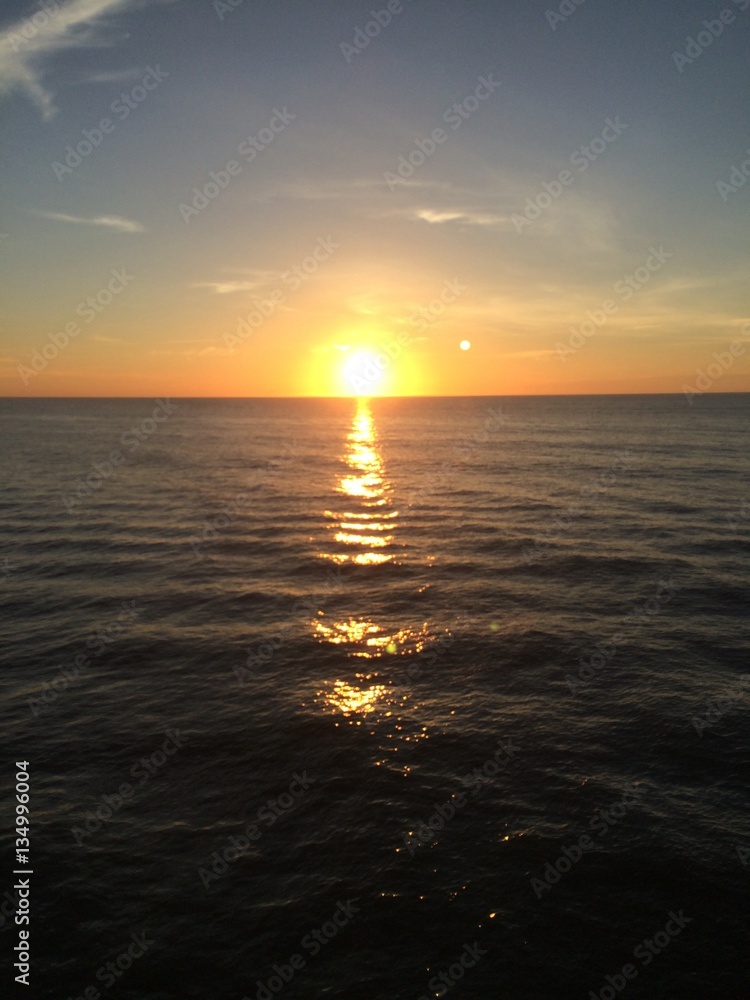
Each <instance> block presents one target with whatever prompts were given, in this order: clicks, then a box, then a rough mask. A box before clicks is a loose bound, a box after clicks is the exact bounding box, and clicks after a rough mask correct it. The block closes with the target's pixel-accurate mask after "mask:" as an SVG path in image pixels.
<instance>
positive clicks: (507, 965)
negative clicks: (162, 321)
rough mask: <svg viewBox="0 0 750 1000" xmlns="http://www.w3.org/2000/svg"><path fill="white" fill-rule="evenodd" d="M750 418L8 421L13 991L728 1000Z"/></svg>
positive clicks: (572, 411)
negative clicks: (26, 936)
mask: <svg viewBox="0 0 750 1000" xmlns="http://www.w3.org/2000/svg"><path fill="white" fill-rule="evenodd" d="M749 420H750V396H748V395H734V394H706V395H703V396H699V397H696V398H695V399H693V401H692V404H690V403H689V402H688V400H687V399H686V398H685V397H684V396H682V395H674V396H629V397H628V396H609V397H606V396H596V397H526V398H519V397H505V398H446V399H372V400H369V401H368V400H356V399H339V400H303V399H299V400H275V399H271V400H262V399H256V400H190V399H177V400H158V399H128V400H98V399H95V400H16V399H11V400H4V401H0V450H1V451H2V454H3V456H4V471H5V475H6V480H7V485H6V487H5V489H4V491H3V494H2V499H1V500H0V504H1V506H2V538H1V539H0V597H1V599H2V607H1V610H0V635H1V639H2V656H3V661H2V671H1V672H0V742H1V743H2V755H1V757H0V760H1V761H2V765H1V768H0V788H1V789H2V793H3V803H4V806H3V814H2V830H1V831H0V832H1V834H2V845H3V850H2V858H3V865H4V868H3V872H2V876H3V886H2V892H4V893H5V892H7V893H8V895H7V896H6V895H3V896H2V900H3V905H2V907H0V909H1V910H2V924H0V947H1V948H2V951H3V957H4V959H5V958H6V957H7V956H9V955H10V954H11V953H12V947H13V945H14V944H16V941H17V931H18V928H17V927H16V926H14V924H13V911H14V905H12V901H13V892H12V888H11V887H12V885H13V880H14V878H16V876H14V875H13V874H12V872H13V871H14V870H15V868H14V866H15V867H23V866H22V864H21V863H20V862H16V861H14V855H15V847H14V833H13V823H12V818H13V805H14V797H13V795H14V791H13V786H14V784H15V780H16V778H15V774H16V768H15V761H17V760H18V761H23V760H26V761H28V762H29V773H30V786H31V793H30V795H31V802H30V831H31V833H30V855H29V856H30V859H31V864H30V865H27V866H26V867H27V868H28V867H30V868H31V870H32V872H33V874H31V875H29V876H28V878H29V879H30V880H31V896H30V914H31V925H30V927H31V937H30V943H31V967H32V973H31V984H32V985H31V987H30V988H29V989H26V988H25V987H23V986H21V985H19V984H16V983H13V982H12V979H11V978H10V977H8V979H9V984H10V985H9V990H8V992H6V993H5V995H9V996H24V995H25V996H29V997H34V998H40V1000H42V998H60V1000H66V998H68V997H73V998H75V997H84V996H85V997H86V998H88V1000H96V995H97V994H98V996H100V997H106V998H107V1000H109V998H118V1000H119V998H122V1000H174V998H192V997H195V998H200V1000H242V998H243V997H247V998H251V1000H256V998H257V1000H269V997H282V998H283V1000H294V998H326V1000H419V998H422V997H428V996H429V997H439V996H449V997H451V998H452V1000H494V998H497V1000H568V998H570V1000H573V998H581V1000H589V998H590V997H591V996H593V997H602V998H603V1000H613V997H614V996H622V997H624V998H625V1000H637V998H644V1000H646V998H647V1000H668V998H669V1000H688V998H690V1000H693V998H695V1000H709V998H711V1000H713V998H720V1000H740V998H745V997H746V996H747V995H748V994H747V983H748V968H747V956H748V932H747V929H746V926H747V925H746V917H747V909H748V897H749V894H748V885H749V880H750V827H749V825H748V820H749V819H750V810H749V809H748V800H747V780H748V774H749V773H750V770H749V767H748V765H750V715H749V713H748V693H750V664H749V662H748V649H749V648H750V644H749V643H748V597H749V596H750V586H749V584H750V492H749V490H748V453H749V450H748V443H749V442H748V427H749ZM9 900H10V902H9ZM645 942H651V943H650V944H648V943H645ZM128 949H130V951H128ZM107 963H109V966H108V964H107ZM8 964H10V963H8ZM624 968H625V971H623V970H624ZM441 976H442V977H443V978H442V979H441V978H440V977H441ZM607 977H609V979H608V978H607ZM25 989H26V992H24V990H25ZM87 990H88V992H86V991H87Z"/></svg>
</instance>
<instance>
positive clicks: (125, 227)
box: [35, 211, 145, 233]
mask: <svg viewBox="0 0 750 1000" xmlns="http://www.w3.org/2000/svg"><path fill="white" fill-rule="evenodd" d="M35 214H36V215H41V216H42V218H44V219H52V220H53V221H54V222H73V223H75V224H76V225H81V226H105V227H106V228H108V229H115V230H117V232H118V233H143V232H145V227H144V226H142V225H141V224H140V222H133V221H132V220H131V219H123V218H122V217H121V216H119V215H95V216H93V217H92V218H90V219H84V218H81V217H80V216H78V215H65V214H64V213H63V212H41V211H38V212H36V213H35Z"/></svg>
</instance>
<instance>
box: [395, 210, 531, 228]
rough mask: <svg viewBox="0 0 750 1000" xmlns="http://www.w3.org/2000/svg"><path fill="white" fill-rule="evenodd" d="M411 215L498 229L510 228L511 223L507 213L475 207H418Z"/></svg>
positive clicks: (431, 221)
mask: <svg viewBox="0 0 750 1000" xmlns="http://www.w3.org/2000/svg"><path fill="white" fill-rule="evenodd" d="M413 215H414V217H415V218H417V219H421V220H422V221H423V222H429V223H432V224H435V223H444V222H458V223H460V224H461V225H464V226H493V227H495V228H500V229H512V228H513V223H512V221H511V219H510V218H509V217H508V216H507V215H496V214H494V213H493V212H483V211H477V210H475V209H470V208H469V209H461V208H458V209H433V208H419V209H415V210H414V211H413Z"/></svg>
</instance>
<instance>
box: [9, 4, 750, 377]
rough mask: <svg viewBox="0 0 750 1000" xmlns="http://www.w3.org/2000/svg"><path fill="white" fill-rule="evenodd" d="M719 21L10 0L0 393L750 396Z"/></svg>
mask: <svg viewBox="0 0 750 1000" xmlns="http://www.w3.org/2000/svg"><path fill="white" fill-rule="evenodd" d="M743 7H745V8H746V9H744V10H743ZM45 9H46V12H45ZM560 9H562V10H563V11H567V10H569V9H572V10H573V13H571V14H570V15H569V16H567V17H562V16H557V17H554V16H552V15H550V14H548V13H547V12H548V11H559V10H560ZM721 9H722V8H721V5H720V4H716V5H706V4H704V3H700V2H698V0H685V2H682V3H680V4H664V3H656V2H642V0H638V2H633V3H628V4H623V3H622V2H615V0H587V2H583V3H582V4H581V5H580V6H577V7H576V6H575V5H574V4H573V3H572V2H571V3H569V4H565V3H563V4H562V8H560V6H559V5H557V4H552V3H547V2H546V0H543V2H540V0H523V2H515V3H504V4H501V3H498V2H497V0H464V2H461V3H458V2H452V3H451V2H447V0H403V3H398V2H397V0H392V2H391V4H390V11H389V10H388V3H387V0H376V2H375V3H373V2H372V0H369V2H359V0H353V2H343V0H339V2H336V0H314V2H313V0H308V2H304V0H240V2H238V0H233V2H232V3H229V2H224V0H218V2H216V3H213V2H211V0H184V2H180V0H176V2H168V0H167V2H159V0H153V2H148V0H68V2H66V3H62V2H60V3H55V2H54V0H45V3H44V4H40V3H39V2H34V3H27V2H20V0H6V2H5V3H4V4H3V8H2V14H1V15H0V16H1V17H2V21H1V22H0V103H1V106H2V114H3V122H4V125H3V131H4V163H5V169H4V170H3V173H2V201H3V216H2V221H1V222H0V232H2V238H1V239H0V255H1V256H2V263H3V270H4V274H5V282H4V285H5V291H4V295H3V309H2V315H1V316H0V336H1V337H2V345H1V346H0V393H2V394H3V395H8V396H28V395H33V396H57V395H59V396H66V395H70V396H109V395H113V396H149V395H155V394H165V395H171V396H285V395H336V394H341V393H351V392H356V391H359V392H365V394H378V393H385V394H394V395H399V394H430V395H433V394H434V395H441V394H446V395H464V394H466V395H470V394H482V395H495V394H497V395H500V394H516V393H518V394H524V393H579V392H582V393H588V392H594V393H597V392H602V393H606V392H681V391H682V387H683V385H684V384H685V383H687V384H695V378H696V371H697V370H698V369H703V370H705V369H706V368H707V366H712V365H713V371H714V372H715V373H716V372H717V368H716V364H717V362H716V361H715V359H714V357H713V355H714V353H715V352H717V353H719V354H720V355H721V356H722V357H724V360H725V367H726V368H727V370H726V372H724V369H723V368H722V369H721V374H720V376H719V377H717V378H714V379H713V380H712V385H711V388H712V389H714V390H716V391H728V390H747V389H750V300H749V297H748V267H749V265H750V246H749V245H748V232H749V231H750V182H748V181H747V175H746V174H743V172H742V169H741V168H742V164H743V163H745V166H746V170H747V174H750V114H748V104H747V94H748V92H749V91H750V60H749V59H748V55H749V54H750V45H749V44H748V40H749V38H750V0H737V2H735V0H725V8H724V9H725V10H727V11H728V12H729V13H728V14H727V15H725V21H724V22H721V21H719V20H717V19H718V17H719V15H720V13H721ZM372 11H375V12H376V14H378V18H379V19H380V21H381V22H386V21H387V20H388V18H390V23H387V24H386V23H384V24H383V25H382V26H381V25H379V24H377V21H374V20H373V15H372V13H371V12H372ZM378 12H382V13H378ZM704 20H708V21H709V22H712V26H713V29H714V34H717V35H718V37H715V38H714V35H712V34H710V28H706V27H705V26H704V24H703V22H704ZM358 29H361V30H360V31H359V32H358ZM689 36H692V38H693V39H694V41H693V42H692V43H690V44H689V42H688V38H689ZM700 38H702V40H703V43H707V41H708V40H709V39H711V44H710V45H708V44H705V49H704V45H703V44H701V42H700ZM365 41H366V42H367V44H366V45H365V44H364V42H365ZM355 42H356V43H357V44H358V45H359V46H360V48H359V49H358V48H357V47H356V46H355ZM675 53H677V54H678V56H677V58H676V57H675ZM685 53H688V54H690V53H692V56H691V58H692V61H688V59H687V58H685V59H683V58H681V57H680V56H679V54H685ZM592 143H593V146H592ZM582 148H583V149H584V150H585V149H588V151H589V152H588V153H586V152H584V151H582ZM410 157H411V163H410V162H409V158H410ZM228 164H229V166H228ZM733 168H736V169H735V170H734V173H733ZM399 170H400V173H399ZM212 172H213V174H214V178H213V179H212V177H211V173H212ZM566 172H567V173H566ZM561 175H562V176H561ZM732 178H734V180H732ZM719 182H723V186H722V188H721V189H719V187H718V186H717V185H718V184H719ZM545 184H546V185H547V188H546V190H545V187H544V185H545ZM206 185H208V189H207V190H206V191H205V193H202V192H204V189H206ZM196 189H197V190H196ZM208 195H210V197H209V196H208ZM540 196H541V197H540ZM534 201H537V202H538V204H537V205H534V204H533V202H534ZM524 213H527V214H526V216H524ZM638 274H640V278H638V277H637V275H638ZM628 275H636V277H634V278H633V279H632V280H631V281H630V282H628V278H627V276H628ZM87 300H89V301H88V303H87ZM259 308H260V311H259ZM420 310H423V312H421V313H420ZM263 312H265V313H266V315H263ZM589 313H591V314H592V315H593V318H592V317H590V316H589ZM242 320H244V325H243V324H242V323H241V322H240V321H242ZM587 320H589V322H590V324H591V325H590V327H589V328H588V332H590V333H591V335H590V336H588V337H587V336H585V335H584V333H585V332H586V330H584V332H583V333H578V334H574V332H573V330H574V329H575V330H580V327H581V325H582V324H584V323H586V321H587ZM597 320H599V321H601V322H597ZM238 325H239V332H238ZM66 328H67V332H66ZM243 330H244V331H246V335H242V331H243ZM74 331H75V332H74ZM50 335H53V336H54V338H56V339H57V343H58V346H57V347H55V346H54V344H53V343H52V341H51V340H50ZM571 338H573V340H572V344H573V345H575V344H578V345H579V346H577V347H575V346H571ZM66 340H67V341H68V342H67V343H66ZM462 341H467V342H468V344H469V345H470V346H468V345H467V344H464V349H462V348H461V347H460V346H459V345H460V343H461V342H462ZM737 342H741V343H742V344H744V345H747V347H746V348H736V355H737V356H735V355H730V354H729V353H728V351H729V346H730V345H731V344H733V343H737ZM565 344H568V345H569V346H568V349H567V350H563V349H562V347H561V345H565ZM50 345H51V346H50ZM60 345H62V346H60ZM467 346H468V349H466V348H467ZM45 348H46V355H45V356H44V357H43V356H42V354H41V352H42V351H43V350H44V349H45ZM386 348H388V349H389V350H390V353H391V355H392V356H393V359H392V360H391V359H390V358H388V359H387V361H386V360H383V358H384V357H385V356H383V357H381V359H380V368H381V369H383V371H382V374H381V373H380V371H379V370H378V371H376V374H372V375H371V376H367V375H366V374H364V372H365V371H366V370H371V368H372V364H373V363H374V361H373V359H374V358H375V356H376V355H378V353H379V352H381V351H384V350H385V349H386ZM727 358H729V359H730V360H727ZM34 359H36V361H35V365H36V367H34Z"/></svg>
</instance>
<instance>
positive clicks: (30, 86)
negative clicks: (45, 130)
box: [0, 0, 144, 120]
mask: <svg viewBox="0 0 750 1000" xmlns="http://www.w3.org/2000/svg"><path fill="white" fill-rule="evenodd" d="M143 5H144V0H69V2H68V3H63V2H60V3H59V6H58V8H57V10H52V11H51V12H50V13H49V14H48V16H47V20H46V21H45V22H44V23H43V24H40V25H37V24H36V23H34V21H32V20H31V17H30V16H29V17H26V18H21V19H20V20H18V21H14V22H13V23H12V24H10V25H8V26H7V27H5V28H4V29H3V30H2V31H0V93H1V94H8V93H10V92H11V91H13V90H21V91H24V92H25V93H26V94H27V95H28V96H29V97H30V98H31V99H32V100H33V101H34V103H35V104H36V105H37V106H38V107H39V108H40V109H41V111H42V115H43V117H44V118H45V119H46V120H49V119H50V118H52V117H53V116H54V114H55V112H56V110H57V109H56V108H55V104H54V100H53V96H52V93H51V91H50V88H49V87H48V86H47V85H45V83H44V75H45V63H46V62H47V61H48V60H49V59H50V57H52V56H54V55H56V54H57V53H59V52H64V51H67V50H69V49H92V48H101V47H103V46H108V45H111V44H113V43H112V41H111V40H109V39H107V38H106V37H105V36H104V34H103V33H102V30H101V29H102V25H101V22H102V20H103V19H105V18H106V17H107V16H108V15H110V14H114V13H115V12H117V11H124V10H130V9H135V8H137V7H142V6H143ZM30 13H31V14H38V13H39V12H38V11H37V10H36V9H34V10H33V11H31V12H30ZM22 32H23V34H22Z"/></svg>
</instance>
